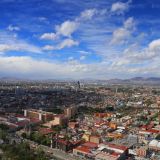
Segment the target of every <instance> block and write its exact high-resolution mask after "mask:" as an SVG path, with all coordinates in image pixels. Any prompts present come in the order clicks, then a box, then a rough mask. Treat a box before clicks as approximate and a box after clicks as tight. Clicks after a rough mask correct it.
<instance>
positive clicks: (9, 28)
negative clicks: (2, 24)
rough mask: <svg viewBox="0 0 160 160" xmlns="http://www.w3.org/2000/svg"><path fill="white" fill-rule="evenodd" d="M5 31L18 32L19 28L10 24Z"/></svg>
mask: <svg viewBox="0 0 160 160" xmlns="http://www.w3.org/2000/svg"><path fill="white" fill-rule="evenodd" d="M7 29H8V30H9V31H19V30H20V28H19V27H18V26H14V25H12V24H10V25H9V26H8V27H7Z"/></svg>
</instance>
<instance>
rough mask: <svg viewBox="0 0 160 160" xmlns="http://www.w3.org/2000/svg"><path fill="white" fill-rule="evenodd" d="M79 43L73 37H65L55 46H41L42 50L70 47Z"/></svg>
mask: <svg viewBox="0 0 160 160" xmlns="http://www.w3.org/2000/svg"><path fill="white" fill-rule="evenodd" d="M77 45H79V42H78V41H74V40H73V39H69V38H68V39H65V40H63V41H62V42H60V43H59V44H57V45H56V46H51V45H46V46H44V47H43V50H61V49H63V48H70V47H72V46H77Z"/></svg>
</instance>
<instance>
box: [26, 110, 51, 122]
mask: <svg viewBox="0 0 160 160" xmlns="http://www.w3.org/2000/svg"><path fill="white" fill-rule="evenodd" d="M24 116H25V117H29V118H35V119H38V120H40V121H43V122H47V121H51V120H53V119H54V114H53V113H50V112H45V111H42V110H36V109H29V110H24Z"/></svg>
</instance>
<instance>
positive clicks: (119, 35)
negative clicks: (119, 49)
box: [111, 17, 135, 44]
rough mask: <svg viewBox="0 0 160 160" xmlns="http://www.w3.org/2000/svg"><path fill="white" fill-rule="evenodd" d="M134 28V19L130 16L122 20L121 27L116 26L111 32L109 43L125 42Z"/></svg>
mask: <svg viewBox="0 0 160 160" xmlns="http://www.w3.org/2000/svg"><path fill="white" fill-rule="evenodd" d="M134 30H135V22H134V19H133V18H132V17H130V18H128V19H127V20H126V21H125V22H124V24H123V27H121V28H118V29H116V30H115V31H114V32H113V37H112V40H111V44H122V43H125V42H126V40H128V39H129V38H130V36H131V34H132V32H133V31H134Z"/></svg>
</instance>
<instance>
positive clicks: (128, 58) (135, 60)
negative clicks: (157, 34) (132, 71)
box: [112, 39, 160, 67]
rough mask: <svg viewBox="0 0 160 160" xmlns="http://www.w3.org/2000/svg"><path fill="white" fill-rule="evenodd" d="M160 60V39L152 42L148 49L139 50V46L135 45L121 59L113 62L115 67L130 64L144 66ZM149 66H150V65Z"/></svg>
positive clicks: (126, 50)
mask: <svg viewBox="0 0 160 160" xmlns="http://www.w3.org/2000/svg"><path fill="white" fill-rule="evenodd" d="M158 60H160V39H157V40H153V41H151V42H150V43H149V44H148V46H147V47H145V48H143V49H139V47H138V46H137V44H133V45H131V46H130V47H128V48H127V49H125V50H124V53H123V54H122V55H121V57H118V58H116V59H115V60H114V61H113V62H112V66H113V67H120V66H126V65H130V64H135V65H137V64H144V63H145V62H149V63H150V64H151V63H153V64H154V63H155V62H156V63H155V64H156V65H157V61H158ZM148 66H149V65H148Z"/></svg>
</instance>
